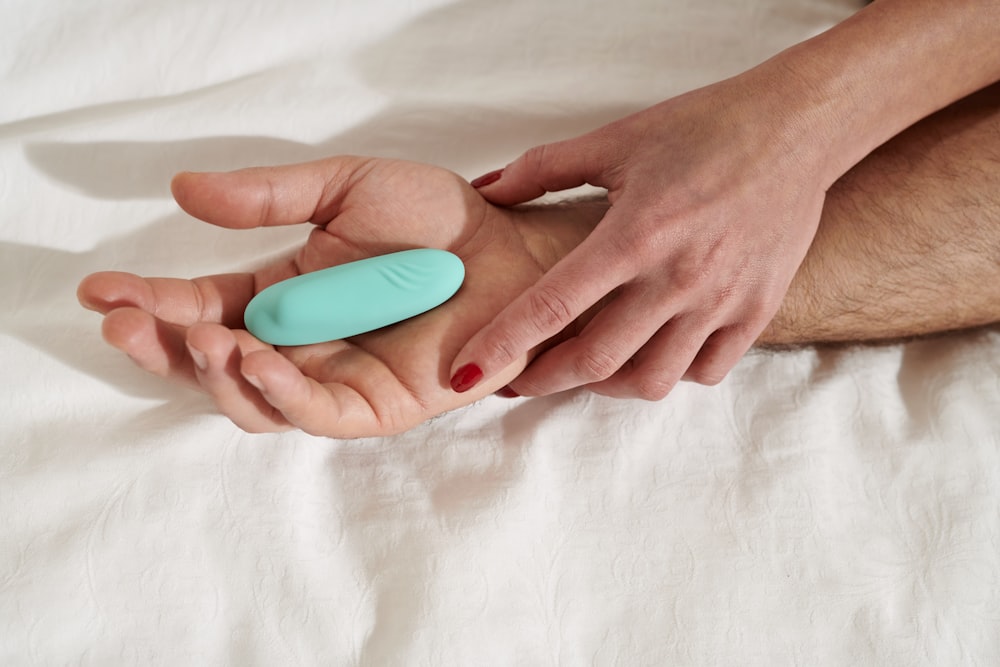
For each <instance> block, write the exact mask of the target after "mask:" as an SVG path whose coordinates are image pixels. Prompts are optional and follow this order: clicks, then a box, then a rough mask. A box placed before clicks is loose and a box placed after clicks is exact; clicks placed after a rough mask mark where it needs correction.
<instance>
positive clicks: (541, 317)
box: [529, 287, 576, 335]
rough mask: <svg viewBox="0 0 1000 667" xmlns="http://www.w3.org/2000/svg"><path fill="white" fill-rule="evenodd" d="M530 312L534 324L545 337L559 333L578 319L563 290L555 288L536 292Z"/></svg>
mask: <svg viewBox="0 0 1000 667" xmlns="http://www.w3.org/2000/svg"><path fill="white" fill-rule="evenodd" d="M529 312H530V314H531V318H532V322H534V323H535V326H536V328H537V329H538V330H539V332H540V333H542V334H544V335H552V334H555V333H558V332H559V331H561V330H562V329H563V327H565V326H566V325H567V324H569V323H570V322H572V321H573V320H574V319H575V318H576V313H575V312H574V311H573V309H572V308H571V307H570V304H569V300H568V299H567V298H566V297H565V296H564V295H563V293H562V292H561V290H559V289H558V288H554V287H543V288H542V289H539V290H538V291H536V292H535V293H534V295H533V296H532V298H531V301H530V302H529Z"/></svg>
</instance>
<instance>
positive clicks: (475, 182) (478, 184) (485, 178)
mask: <svg viewBox="0 0 1000 667" xmlns="http://www.w3.org/2000/svg"><path fill="white" fill-rule="evenodd" d="M501 176H503V169H497V170H496V171H491V172H490V173H488V174H483V175H482V176H480V177H479V178H474V179H472V181H471V182H470V183H469V185H471V186H472V187H474V188H482V187H486V186H487V185H489V184H490V183H496V182H497V181H499V180H500V177H501Z"/></svg>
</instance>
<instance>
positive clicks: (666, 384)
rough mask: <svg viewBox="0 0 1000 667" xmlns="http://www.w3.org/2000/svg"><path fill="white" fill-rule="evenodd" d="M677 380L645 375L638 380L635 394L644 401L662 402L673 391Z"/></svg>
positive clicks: (662, 376)
mask: <svg viewBox="0 0 1000 667" xmlns="http://www.w3.org/2000/svg"><path fill="white" fill-rule="evenodd" d="M675 384H676V380H674V379H672V377H671V376H667V375H662V374H658V373H657V374H645V375H642V376H640V377H639V378H637V380H636V383H635V393H636V396H637V397H638V398H641V399H642V400H644V401H661V400H663V399H664V398H666V397H667V395H668V394H669V393H670V392H671V391H672V390H673V388H674V385H675Z"/></svg>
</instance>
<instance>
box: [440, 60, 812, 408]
mask: <svg viewBox="0 0 1000 667" xmlns="http://www.w3.org/2000/svg"><path fill="white" fill-rule="evenodd" d="M779 85H780V83H779V82H778V81H777V80H774V79H769V78H767V77H763V76H756V75H754V76H749V75H748V76H743V77H740V78H736V79H730V80H727V81H723V82H721V83H718V84H715V85H713V86H710V87H707V88H703V89H701V90H697V91H694V92H692V93H688V94H686V95H682V96H680V97H677V98H674V99H671V100H668V101H666V102H663V103H661V104H659V105H657V106H654V107H652V108H650V109H647V110H645V111H642V112H640V113H637V114H635V115H632V116H629V117H627V118H624V119H622V120H620V121H617V122H615V123H612V124H610V125H607V126H605V127H602V128H600V129H598V130H596V131H594V132H591V133H589V134H586V135H583V136H581V137H579V138H576V139H571V140H568V141H563V142H559V143H555V144H549V145H545V146H540V147H537V148H534V149H532V150H529V151H528V152H527V153H525V154H524V155H522V156H521V157H520V158H518V159H517V160H515V161H514V162H513V163H511V164H510V165H508V166H507V167H506V168H505V169H503V170H502V172H493V173H492V174H488V175H487V176H484V177H482V178H480V179H477V180H476V181H473V185H476V186H478V187H479V190H480V192H481V193H482V194H483V195H484V196H485V197H486V198H487V199H489V200H490V201H491V202H493V203H495V204H500V205H511V204H516V203H520V202H524V201H528V200H531V199H534V198H535V197H538V196H539V195H541V194H543V193H545V192H550V191H556V190H563V189H566V188H571V187H575V186H578V185H582V184H584V183H589V184H592V185H597V186H600V187H604V188H606V189H607V190H608V199H609V201H610V202H611V208H610V210H609V211H608V213H607V215H606V216H605V217H604V219H603V220H601V222H600V224H598V225H597V227H596V228H595V229H594V231H593V233H592V234H591V235H590V236H589V237H588V238H587V239H586V240H585V241H584V242H582V243H581V244H580V245H579V246H578V247H577V248H576V249H575V250H573V251H572V252H570V253H569V254H568V255H567V256H566V257H565V258H563V259H562V260H561V261H560V262H559V263H558V264H557V265H556V266H555V267H553V268H552V269H551V270H550V271H549V272H548V273H546V274H545V276H544V277H543V278H542V279H541V280H540V281H538V282H537V283H536V284H534V285H533V286H531V287H530V288H529V289H528V290H526V291H525V292H524V293H523V294H521V295H520V296H519V297H518V298H517V299H515V300H514V301H513V302H512V303H511V304H510V305H509V306H507V307H506V308H505V309H504V310H503V311H502V312H501V313H500V315H498V316H497V317H496V318H494V319H493V320H492V321H491V322H490V323H489V324H487V325H486V326H485V327H483V328H482V329H481V330H480V331H479V332H477V333H476V335H475V336H473V337H472V338H471V339H470V340H469V342H468V343H467V344H466V345H465V346H464V347H463V348H462V351H461V352H460V353H459V354H458V356H457V358H456V359H455V361H454V362H453V364H452V370H453V373H454V378H453V385H454V386H455V388H456V390H459V391H461V390H463V389H467V388H469V387H471V386H474V381H475V379H476V378H479V377H484V378H488V379H491V378H493V377H494V376H495V374H496V373H497V372H499V371H500V370H501V369H503V368H506V367H508V366H509V365H510V364H511V362H513V361H514V360H516V359H519V358H521V357H522V356H523V355H524V353H525V351H527V350H529V349H532V348H534V347H535V346H537V345H538V344H539V343H541V342H543V341H545V340H548V339H549V338H551V337H552V336H555V335H557V334H559V333H560V332H561V331H563V330H564V329H565V328H566V327H567V326H568V325H570V323H572V322H574V321H575V320H576V319H577V318H578V317H579V316H580V314H581V313H583V312H584V311H585V310H586V309H588V308H590V307H591V306H592V305H593V304H595V303H597V302H598V301H600V300H602V299H610V301H609V302H608V303H607V305H605V306H604V307H603V308H602V309H601V311H600V312H599V313H598V314H597V315H596V317H594V318H593V319H592V320H591V321H590V323H589V324H588V325H587V326H586V327H585V328H583V329H582V331H580V332H579V334H578V335H576V336H573V337H570V338H568V339H567V340H565V341H564V342H562V343H561V344H560V345H558V346H556V347H553V348H551V349H549V350H548V351H546V352H545V353H543V354H542V355H541V356H539V357H538V358H537V359H536V360H535V361H534V362H532V364H531V365H530V366H529V367H528V368H527V370H526V371H525V372H524V373H523V374H522V375H521V376H520V377H518V378H517V380H515V381H514V383H513V384H512V385H511V386H512V388H513V389H514V390H515V391H517V392H518V393H520V394H522V395H528V396H535V395H542V394H550V393H553V392H557V391H561V390H564V389H569V388H571V387H575V386H578V385H587V386H589V387H590V388H591V389H593V390H594V391H597V392H599V393H603V394H609V395H613V396H637V397H642V398H646V399H659V398H662V397H663V396H665V395H666V394H667V393H668V392H669V391H670V390H671V388H672V387H673V386H674V384H675V383H676V382H677V381H678V380H679V379H681V378H682V377H686V378H688V379H691V380H695V381H698V382H701V383H705V384H714V383H716V382H719V381H720V380H721V379H722V378H723V377H724V376H725V375H726V373H727V372H728V371H729V369H730V368H731V367H732V366H733V365H734V364H735V363H736V362H737V361H738V360H739V359H740V357H741V356H742V355H743V354H744V353H745V352H746V350H747V349H748V348H749V347H750V346H751V344H752V343H753V342H754V341H755V340H756V339H757V337H758V335H759V334H760V333H761V331H762V330H763V329H764V327H765V326H766V325H767V324H768V322H769V321H770V320H771V318H772V317H773V316H774V314H775V312H776V311H777V309H778V306H779V304H780V303H781V300H782V298H783V296H784V294H785V291H786V290H787V288H788V285H789V283H790V282H791V280H792V276H793V275H794V274H795V272H796V270H797V268H798V266H799V264H800V262H801V261H802V259H803V257H804V256H805V254H806V251H807V250H808V248H809V245H810V242H811V241H812V239H813V236H814V234H815V232H816V228H817V225H818V224H819V219H820V213H821V210H822V207H823V201H824V195H825V189H826V187H827V186H828V185H829V182H828V181H827V180H825V174H824V172H823V166H824V165H823V161H822V151H821V150H819V148H820V147H819V146H818V145H816V144H815V143H814V144H813V145H812V146H811V147H810V148H809V149H808V150H807V149H806V148H805V146H804V144H805V142H802V141H800V137H801V136H804V135H805V134H806V132H807V130H808V129H809V128H806V127H803V125H802V123H801V121H802V118H800V117H798V116H794V115H789V114H788V113H787V111H788V110H787V109H786V108H785V107H784V106H783V103H781V95H780V90H779V89H778V88H777V86H779ZM817 156H819V157H817Z"/></svg>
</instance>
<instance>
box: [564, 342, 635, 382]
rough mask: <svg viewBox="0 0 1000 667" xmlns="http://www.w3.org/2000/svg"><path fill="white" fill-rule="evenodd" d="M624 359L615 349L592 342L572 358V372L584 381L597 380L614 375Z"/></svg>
mask: <svg viewBox="0 0 1000 667" xmlns="http://www.w3.org/2000/svg"><path fill="white" fill-rule="evenodd" d="M624 361H625V360H624V359H622V358H621V355H620V353H619V352H618V351H617V350H615V349H613V348H611V347H608V346H607V345H603V344H600V343H592V344H590V345H589V346H587V347H586V348H584V349H583V351H582V352H581V353H580V354H578V355H577V356H576V357H575V358H574V360H573V372H574V373H575V374H576V376H577V377H579V378H580V379H582V380H584V381H585V382H588V383H589V382H598V381H600V380H606V379H607V378H609V377H611V376H612V375H614V374H615V372H616V371H617V370H618V369H619V368H621V367H622V364H623V363H624Z"/></svg>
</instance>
